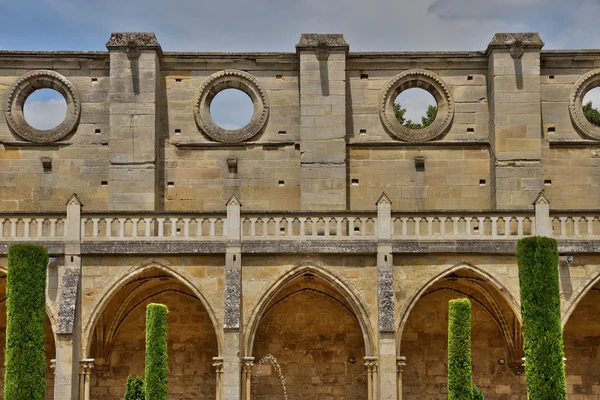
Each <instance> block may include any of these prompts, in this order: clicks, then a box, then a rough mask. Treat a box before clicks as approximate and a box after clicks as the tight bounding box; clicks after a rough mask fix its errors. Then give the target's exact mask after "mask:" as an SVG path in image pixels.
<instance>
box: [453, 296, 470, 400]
mask: <svg viewBox="0 0 600 400" xmlns="http://www.w3.org/2000/svg"><path fill="white" fill-rule="evenodd" d="M471 379H472V369H471V302H470V301H469V300H468V299H456V300H450V304H449V311H448V400H465V399H470V398H471V397H472V395H473V383H472V380H471Z"/></svg>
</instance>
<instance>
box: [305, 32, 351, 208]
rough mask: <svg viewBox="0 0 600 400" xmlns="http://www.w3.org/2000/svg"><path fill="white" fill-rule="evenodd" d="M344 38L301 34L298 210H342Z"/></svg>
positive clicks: (346, 51)
mask: <svg viewBox="0 0 600 400" xmlns="http://www.w3.org/2000/svg"><path fill="white" fill-rule="evenodd" d="M348 48H349V47H348V44H347V43H346V41H345V40H344V37H343V35H339V34H336V35H320V34H302V37H301V38H300V42H299V43H298V44H297V45H296V50H297V52H298V55H299V57H300V140H301V144H300V150H301V159H300V190H301V191H300V196H301V205H302V210H334V209H337V210H343V209H345V208H346V54H347V53H348Z"/></svg>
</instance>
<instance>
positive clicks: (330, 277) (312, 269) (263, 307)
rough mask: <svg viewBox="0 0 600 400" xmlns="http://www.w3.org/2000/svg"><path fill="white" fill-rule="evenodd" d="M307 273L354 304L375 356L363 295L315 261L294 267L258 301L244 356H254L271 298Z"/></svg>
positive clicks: (366, 342) (369, 349) (368, 348)
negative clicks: (257, 334)
mask: <svg viewBox="0 0 600 400" xmlns="http://www.w3.org/2000/svg"><path fill="white" fill-rule="evenodd" d="M306 274H312V275H314V276H315V277H318V278H319V279H321V280H323V281H324V282H326V283H327V284H328V285H330V286H331V287H332V288H333V289H334V290H336V291H337V292H338V293H339V294H341V295H342V297H343V298H344V299H345V300H346V301H347V302H348V304H349V305H350V307H351V311H352V313H353V314H354V316H355V317H356V319H357V321H358V324H359V325H360V328H361V331H362V334H363V340H364V345H365V355H366V356H373V355H375V354H376V350H377V349H376V348H375V340H374V338H373V329H372V327H371V322H370V319H369V313H368V312H367V309H366V308H365V307H364V305H363V303H362V301H361V300H360V297H359V295H358V294H357V293H355V292H354V291H353V290H352V289H351V288H350V287H349V286H348V285H346V284H345V283H344V282H343V281H342V280H341V279H339V278H338V277H336V276H335V275H334V274H333V273H331V272H330V271H327V270H326V269H324V268H321V267H317V266H315V265H312V264H310V265H300V266H297V267H295V268H292V269H291V270H290V271H288V272H286V273H285V274H283V275H282V276H281V277H280V278H279V279H277V281H275V283H273V284H272V285H271V286H270V288H269V289H268V290H267V291H266V292H265V294H263V296H262V297H261V299H260V301H259V302H258V305H257V306H256V307H255V309H254V312H253V313H252V315H251V317H250V320H249V321H248V328H247V329H246V331H245V333H244V339H243V340H244V356H245V357H250V356H252V349H253V347H254V338H255V336H256V332H257V330H258V327H259V325H260V321H261V319H262V316H263V315H264V314H265V313H266V312H267V311H268V309H269V306H270V305H271V301H272V300H273V299H275V298H276V296H277V294H278V293H279V292H280V291H281V290H283V289H284V288H285V287H286V286H287V285H288V284H290V283H291V282H293V281H295V280H297V279H299V278H301V277H303V276H304V275H306Z"/></svg>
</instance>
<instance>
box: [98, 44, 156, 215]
mask: <svg viewBox="0 0 600 400" xmlns="http://www.w3.org/2000/svg"><path fill="white" fill-rule="evenodd" d="M106 48H107V49H108V50H109V52H110V91H109V96H110V97H109V99H110V102H109V122H110V133H109V134H110V137H109V142H108V146H109V147H108V150H109V159H110V169H109V181H108V194H109V208H110V209H111V210H154V209H156V204H157V199H158V196H159V191H158V190H157V185H158V181H157V178H156V175H157V169H156V146H157V140H156V135H157V126H158V125H159V121H158V117H157V115H158V113H157V95H156V94H157V92H158V89H159V85H160V62H159V61H160V56H161V54H162V51H161V48H160V45H159V44H158V41H157V40H156V36H154V33H148V32H119V33H113V34H112V35H111V37H110V40H109V41H108V43H107V44H106Z"/></svg>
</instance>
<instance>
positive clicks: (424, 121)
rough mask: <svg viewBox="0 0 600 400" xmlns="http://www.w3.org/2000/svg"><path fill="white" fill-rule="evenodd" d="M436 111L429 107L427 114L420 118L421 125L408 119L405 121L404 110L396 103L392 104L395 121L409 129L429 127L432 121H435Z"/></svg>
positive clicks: (433, 107) (434, 107)
mask: <svg viewBox="0 0 600 400" xmlns="http://www.w3.org/2000/svg"><path fill="white" fill-rule="evenodd" d="M437 111H438V109H437V107H436V106H431V105H430V106H429V107H427V113H426V114H425V116H424V117H421V123H420V124H419V123H416V122H412V121H411V120H410V119H409V120H407V119H406V118H405V117H404V114H406V108H404V107H402V106H401V105H400V104H398V103H394V115H395V116H396V119H397V120H398V122H400V123H401V124H402V125H404V126H405V127H407V128H409V129H423V128H427V127H428V126H429V125H431V124H433V121H435V117H436V116H437Z"/></svg>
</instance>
